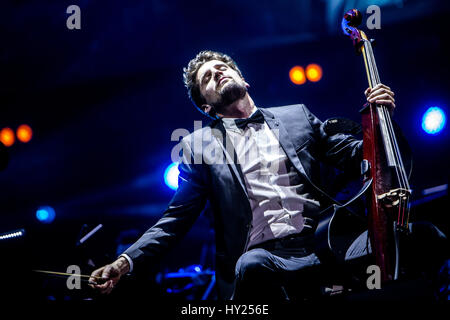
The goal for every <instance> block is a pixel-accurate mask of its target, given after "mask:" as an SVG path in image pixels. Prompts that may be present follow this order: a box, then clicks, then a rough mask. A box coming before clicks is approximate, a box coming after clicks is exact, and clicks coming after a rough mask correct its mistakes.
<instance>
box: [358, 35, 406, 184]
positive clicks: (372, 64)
mask: <svg viewBox="0 0 450 320" xmlns="http://www.w3.org/2000/svg"><path fill="white" fill-rule="evenodd" d="M364 47H365V49H366V50H365V52H366V53H367V54H368V65H369V66H370V73H371V75H372V76H373V77H374V78H375V82H376V84H378V83H380V76H379V74H378V69H377V67H376V63H375V57H374V55H373V50H372V45H371V43H370V41H368V40H366V39H365V40H364ZM376 108H381V109H379V110H380V111H381V113H383V117H384V118H385V120H387V119H388V118H387V117H386V115H385V113H384V112H383V111H385V109H384V106H377V107H376ZM379 125H380V126H382V127H383V128H385V130H380V131H381V134H382V135H383V132H386V133H387V137H386V138H387V140H388V145H387V146H386V148H387V149H388V151H387V152H389V151H392V153H393V154H394V161H395V162H398V159H397V158H396V157H395V152H394V150H393V147H392V146H393V141H392V134H391V133H390V132H389V127H388V126H387V123H383V122H382V121H380V123H379ZM386 142H387V141H386ZM386 156H387V155H386ZM394 168H395V173H396V175H397V179H398V181H399V183H400V181H401V178H400V172H399V171H398V166H397V165H396V163H394Z"/></svg>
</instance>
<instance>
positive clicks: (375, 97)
mask: <svg viewBox="0 0 450 320" xmlns="http://www.w3.org/2000/svg"><path fill="white" fill-rule="evenodd" d="M364 94H365V95H366V97H367V101H368V102H370V103H376V104H382V105H383V106H386V107H388V108H389V109H390V111H391V112H392V111H393V110H394V108H395V99H394V95H395V94H394V92H392V91H391V88H389V87H388V86H385V85H384V84H382V83H380V84H377V85H376V86H375V87H373V88H372V89H371V88H367V89H366V91H365V92H364Z"/></svg>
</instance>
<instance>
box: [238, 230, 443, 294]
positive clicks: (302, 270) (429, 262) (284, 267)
mask: <svg viewBox="0 0 450 320" xmlns="http://www.w3.org/2000/svg"><path fill="white" fill-rule="evenodd" d="M411 230H412V233H411V234H412V236H411V237H410V238H409V239H408V240H407V243H404V246H403V247H404V248H405V250H404V252H403V253H404V254H403V257H405V260H404V261H405V263H406V264H408V265H412V266H414V268H416V269H421V270H424V271H427V272H436V270H438V269H439V266H441V265H442V263H443V262H444V261H445V260H446V259H448V258H449V257H448V242H447V238H446V236H445V235H444V234H443V233H442V232H441V231H440V230H439V229H437V228H436V227H435V226H434V225H432V224H431V223H414V224H412V227H411ZM370 253H371V249H370V244H369V241H368V239H367V232H364V233H362V234H361V235H360V236H359V237H358V238H357V239H356V240H355V241H354V242H353V244H352V245H351V246H350V247H349V249H348V250H347V254H346V257H345V260H349V261H350V260H354V259H356V258H360V257H362V256H367V255H368V254H370ZM324 270H326V266H322V265H321V262H320V260H319V258H318V257H317V256H316V254H315V253H314V234H313V233H307V234H302V233H301V234H298V235H294V236H288V237H286V238H282V239H277V240H270V241H267V242H264V243H261V244H259V245H256V246H255V247H251V248H250V249H249V250H248V251H247V252H245V253H244V254H243V255H242V256H241V257H240V258H239V260H238V261H237V263H236V268H235V277H236V282H235V290H234V293H233V297H232V299H234V300H243V299H245V300H258V301H279V300H287V299H288V298H289V295H288V292H287V291H286V288H292V287H294V288H295V290H296V291H297V292H300V293H301V292H305V293H307V295H308V296H315V295H319V294H320V286H318V285H317V284H318V283H320V280H321V278H323V273H322V272H323V271H324ZM288 291H289V290H288Z"/></svg>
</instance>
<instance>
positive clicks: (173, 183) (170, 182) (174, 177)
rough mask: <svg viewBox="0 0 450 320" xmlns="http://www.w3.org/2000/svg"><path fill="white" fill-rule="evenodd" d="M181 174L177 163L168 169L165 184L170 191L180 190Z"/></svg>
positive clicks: (165, 173)
mask: <svg viewBox="0 0 450 320" xmlns="http://www.w3.org/2000/svg"><path fill="white" fill-rule="evenodd" d="M179 174H180V171H179V170H178V163H177V162H174V163H172V164H171V165H169V166H168V167H167V169H166V171H165V172H164V182H165V183H166V185H167V186H168V187H169V188H170V189H172V190H177V189H178V175H179Z"/></svg>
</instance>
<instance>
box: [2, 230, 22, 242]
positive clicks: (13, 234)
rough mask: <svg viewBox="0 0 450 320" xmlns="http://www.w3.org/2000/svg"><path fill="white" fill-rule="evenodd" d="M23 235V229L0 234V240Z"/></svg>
mask: <svg viewBox="0 0 450 320" xmlns="http://www.w3.org/2000/svg"><path fill="white" fill-rule="evenodd" d="M24 235H25V230H24V229H19V230H14V231H10V232H5V233H2V234H0V240H7V239H14V238H20V237H23V236H24Z"/></svg>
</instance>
